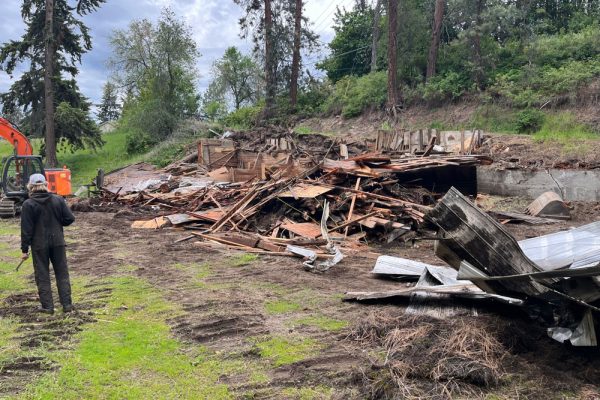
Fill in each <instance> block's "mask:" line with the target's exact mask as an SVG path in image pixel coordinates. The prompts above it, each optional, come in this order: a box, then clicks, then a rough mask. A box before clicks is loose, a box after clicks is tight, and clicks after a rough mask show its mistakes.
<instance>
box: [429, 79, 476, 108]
mask: <svg viewBox="0 0 600 400" xmlns="http://www.w3.org/2000/svg"><path fill="white" fill-rule="evenodd" d="M469 81H470V80H469V77H467V76H465V75H463V74H459V73H457V72H454V71H449V72H447V73H445V74H443V75H438V76H435V77H433V78H432V79H430V80H429V81H428V82H427V84H425V85H424V86H423V89H422V91H423V98H424V99H425V100H426V101H429V102H442V101H445V100H455V99H458V98H459V97H461V96H462V95H463V94H464V93H465V92H466V91H467V90H469V89H471V87H470V82H469Z"/></svg>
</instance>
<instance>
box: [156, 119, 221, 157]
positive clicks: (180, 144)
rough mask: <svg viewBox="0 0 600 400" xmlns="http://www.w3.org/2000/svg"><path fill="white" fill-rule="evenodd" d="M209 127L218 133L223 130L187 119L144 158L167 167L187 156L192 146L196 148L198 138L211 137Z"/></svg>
mask: <svg viewBox="0 0 600 400" xmlns="http://www.w3.org/2000/svg"><path fill="white" fill-rule="evenodd" d="M209 129H210V130H213V131H215V132H218V133H221V131H222V129H221V128H220V127H218V126H215V125H209V124H207V123H206V122H202V121H198V120H195V119H187V120H185V121H183V122H182V123H181V124H179V125H178V126H177V128H176V129H175V131H174V132H173V134H172V135H171V136H169V137H168V138H167V139H166V140H163V141H161V142H160V143H158V144H157V145H156V146H154V148H152V150H150V152H149V153H148V154H147V155H146V157H144V158H145V160H147V161H148V162H150V163H151V164H154V165H156V166H158V167H165V166H167V165H169V164H171V163H172V162H174V161H177V160H179V159H181V158H183V157H185V155H186V154H187V153H189V150H190V147H192V148H194V149H195V148H196V143H197V142H198V139H200V138H204V137H211V133H210V132H209Z"/></svg>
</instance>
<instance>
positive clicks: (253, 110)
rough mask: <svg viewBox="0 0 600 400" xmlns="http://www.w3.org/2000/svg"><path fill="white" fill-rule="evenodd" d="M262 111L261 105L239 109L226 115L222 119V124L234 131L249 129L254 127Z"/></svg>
mask: <svg viewBox="0 0 600 400" xmlns="http://www.w3.org/2000/svg"><path fill="white" fill-rule="evenodd" d="M262 109H263V106H262V105H256V106H248V107H241V108H240V109H239V110H235V111H233V112H231V113H229V114H227V115H226V116H225V117H224V118H223V124H224V125H225V126H227V127H230V128H235V129H248V128H251V127H253V126H256V124H257V122H258V118H259V116H260V114H261V112H262Z"/></svg>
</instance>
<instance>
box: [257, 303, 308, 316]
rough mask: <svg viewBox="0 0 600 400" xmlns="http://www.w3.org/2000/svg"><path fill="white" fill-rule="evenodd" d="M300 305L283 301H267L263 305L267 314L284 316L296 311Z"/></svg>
mask: <svg viewBox="0 0 600 400" xmlns="http://www.w3.org/2000/svg"><path fill="white" fill-rule="evenodd" d="M299 309H300V304H298V303H293V302H291V301H285V300H275V301H268V302H266V303H265V310H266V311H267V312H268V313H269V314H285V313H289V312H293V311H298V310H299Z"/></svg>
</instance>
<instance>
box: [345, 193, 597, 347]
mask: <svg viewBox="0 0 600 400" xmlns="http://www.w3.org/2000/svg"><path fill="white" fill-rule="evenodd" d="M426 218H427V219H428V220H430V221H431V222H432V223H433V224H435V225H436V226H437V227H438V228H439V232H440V237H439V239H438V240H437V241H436V247H435V252H436V255H437V256H438V257H439V258H440V259H442V260H444V261H445V262H446V263H447V264H448V265H449V266H451V267H452V268H453V270H452V269H449V268H447V267H437V266H430V265H426V264H423V263H415V262H412V261H410V260H403V259H393V258H384V259H382V260H380V261H379V262H378V264H376V266H375V269H374V271H373V272H375V273H378V274H382V273H383V274H388V275H394V276H403V277H405V278H407V277H410V278H415V277H416V276H417V274H418V273H419V272H420V275H419V281H418V283H417V285H416V286H414V287H412V288H409V289H398V290H395V291H386V292H382V293H377V292H367V293H360V292H358V293H357V292H353V293H348V294H347V297H346V298H347V299H354V300H372V299H382V298H390V297H411V296H417V295H418V296H426V297H428V298H433V299H435V300H437V301H438V302H439V300H440V298H439V295H444V297H443V299H442V300H443V302H445V303H446V306H447V307H454V305H455V304H454V303H453V299H454V298H467V299H471V300H476V299H477V300H478V299H494V300H501V301H504V302H506V303H507V304H510V305H518V306H522V307H523V308H524V311H526V312H527V313H529V314H530V315H531V316H533V317H535V318H536V319H537V320H538V321H539V322H541V323H543V324H545V325H547V326H549V329H548V334H549V335H550V336H551V337H552V338H554V339H556V340H558V341H561V342H563V341H566V340H569V341H570V342H571V344H573V345H574V346H596V345H597V340H596V332H595V328H594V325H595V323H594V317H593V314H592V313H593V312H598V311H600V308H599V307H598V306H599V305H600V304H598V300H599V299H600V290H599V289H600V287H599V284H600V279H599V278H598V276H599V274H600V223H593V224H589V225H585V226H582V227H579V228H576V229H573V230H571V231H566V232H557V233H554V234H551V235H546V236H542V237H537V238H532V239H527V240H524V241H522V242H517V241H516V240H515V239H514V238H513V237H512V236H511V235H510V234H509V233H508V232H506V231H505V230H504V229H503V227H502V225H501V224H499V223H497V222H496V221H495V220H494V219H493V218H491V217H490V216H489V215H487V214H486V213H485V212H483V211H482V210H480V209H479V208H478V207H476V206H475V205H474V204H473V203H471V202H470V201H469V200H468V199H466V198H465V197H464V196H463V195H462V194H461V193H460V192H459V191H457V190H456V189H451V190H450V191H449V192H448V193H447V194H446V196H444V197H443V198H442V200H441V201H440V202H439V203H438V204H437V205H436V206H435V207H434V208H432V210H431V211H430V212H429V213H428V214H427V215H426ZM456 272H457V274H456V275H455V276H454V275H453V273H456ZM411 298H412V299H413V300H414V297H411ZM411 307H413V304H412V303H411V306H410V307H409V309H411ZM413 308H414V307H413ZM421 308H422V307H421ZM424 313H426V314H428V315H431V313H432V308H431V307H426V308H425V311H424ZM440 315H441V312H440V313H438V314H437V315H436V316H440Z"/></svg>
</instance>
